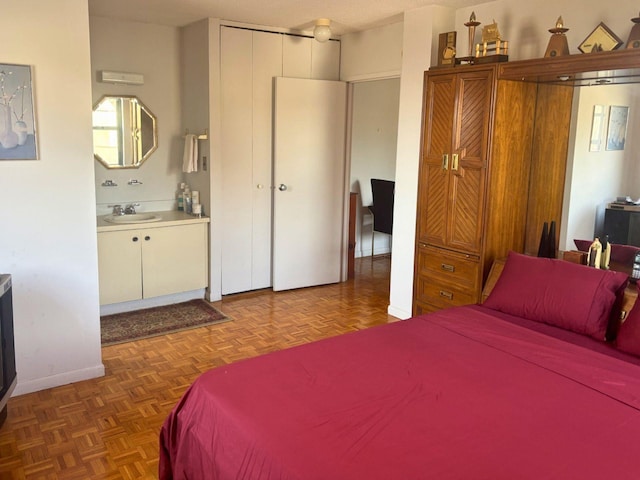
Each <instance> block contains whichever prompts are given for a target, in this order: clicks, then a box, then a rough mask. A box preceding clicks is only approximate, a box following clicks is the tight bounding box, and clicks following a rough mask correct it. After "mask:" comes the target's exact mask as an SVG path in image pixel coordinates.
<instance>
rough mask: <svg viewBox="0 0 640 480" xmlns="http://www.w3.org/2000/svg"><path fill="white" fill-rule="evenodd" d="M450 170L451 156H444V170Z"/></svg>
mask: <svg viewBox="0 0 640 480" xmlns="http://www.w3.org/2000/svg"><path fill="white" fill-rule="evenodd" d="M448 168H449V155H448V154H446V153H445V154H444V155H442V170H447V169H448Z"/></svg>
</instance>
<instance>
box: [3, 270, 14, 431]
mask: <svg viewBox="0 0 640 480" xmlns="http://www.w3.org/2000/svg"><path fill="white" fill-rule="evenodd" d="M16 381H17V374H16V358H15V344H14V340H13V300H12V288H11V275H6V274H0V428H1V427H2V425H3V424H4V421H5V420H6V418H7V402H8V401H9V397H10V396H11V393H12V392H13V389H14V388H15V387H16Z"/></svg>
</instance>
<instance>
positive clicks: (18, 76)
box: [0, 63, 38, 161]
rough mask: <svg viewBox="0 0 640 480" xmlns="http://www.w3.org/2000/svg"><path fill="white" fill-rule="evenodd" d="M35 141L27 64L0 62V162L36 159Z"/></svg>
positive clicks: (30, 83)
mask: <svg viewBox="0 0 640 480" xmlns="http://www.w3.org/2000/svg"><path fill="white" fill-rule="evenodd" d="M37 143H38V142H37V139H36V122H35V112H34V102H33V84H32V81H31V67H30V66H29V65H12V64H8V63H0V161H1V160H37V159H38V148H37Z"/></svg>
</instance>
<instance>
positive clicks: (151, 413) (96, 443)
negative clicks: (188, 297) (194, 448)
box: [0, 256, 395, 480]
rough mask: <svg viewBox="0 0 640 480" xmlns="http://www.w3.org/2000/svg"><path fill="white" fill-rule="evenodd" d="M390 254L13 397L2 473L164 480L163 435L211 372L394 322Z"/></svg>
mask: <svg viewBox="0 0 640 480" xmlns="http://www.w3.org/2000/svg"><path fill="white" fill-rule="evenodd" d="M390 263H391V262H390V258H389V257H385V256H383V257H375V258H374V259H373V260H372V259H371V258H370V257H368V258H364V259H357V260H356V276H355V278H354V279H352V280H349V281H348V282H345V283H340V284H336V285H327V286H322V287H313V288H306V289H301V290H295V291H289V292H279V293H274V292H272V291H271V290H264V291H259V292H252V293H246V294H239V295H232V296H228V297H225V298H223V300H222V301H221V302H215V303H214V305H215V306H216V307H218V308H219V309H220V310H221V311H222V312H224V313H225V314H226V315H228V316H229V317H231V318H232V319H233V321H232V322H228V323H222V324H218V325H211V326H207V327H201V328H197V329H194V330H187V331H183V332H178V333H174V334H169V335H165V336H162V337H155V338H150V339H144V340H138V341H135V342H130V343H125V344H120V345H113V346H109V347H104V348H103V349H102V357H103V362H104V365H105V368H106V375H105V376H104V377H102V378H97V379H92V380H88V381H84V382H78V383H74V384H71V385H66V386H62V387H57V388H53V389H49V390H44V391H41V392H36V393H32V394H28V395H22V396H19V397H14V398H12V399H10V400H9V403H8V418H7V421H6V423H5V425H4V426H3V428H2V429H0V479H1V480H5V479H16V480H19V479H83V480H84V479H134V478H145V479H146V478H149V479H153V478H157V469H158V434H159V432H160V426H161V425H162V422H163V420H164V419H165V417H166V416H167V415H168V413H169V411H170V410H171V408H172V407H173V406H174V405H175V404H176V403H177V402H178V400H179V399H180V396H181V395H182V394H183V392H184V391H185V389H186V388H187V387H188V386H189V385H190V384H191V383H192V382H193V380H194V379H195V378H196V377H197V376H198V375H199V374H200V373H202V372H204V371H206V370H209V369H211V368H213V367H216V366H219V365H224V364H227V363H229V362H233V361H236V360H239V359H242V358H248V357H254V356H256V355H260V354H262V353H266V352H270V351H273V350H278V349H282V348H286V347H290V346H294V345H299V344H303V343H307V342H310V341H314V340H318V339H322V338H326V337H330V336H334V335H338V334H341V333H346V332H350V331H354V330H360V329H364V328H367V327H370V326H373V325H378V324H383V323H387V322H389V321H393V320H395V319H394V318H393V317H391V316H388V315H387V313H386V309H387V305H388V303H389V271H390Z"/></svg>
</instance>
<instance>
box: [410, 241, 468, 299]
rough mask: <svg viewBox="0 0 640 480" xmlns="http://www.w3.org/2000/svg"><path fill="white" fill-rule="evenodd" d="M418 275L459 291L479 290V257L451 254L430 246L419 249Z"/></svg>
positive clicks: (421, 246)
mask: <svg viewBox="0 0 640 480" xmlns="http://www.w3.org/2000/svg"><path fill="white" fill-rule="evenodd" d="M417 265H418V268H417V274H418V275H419V276H425V277H430V278H433V279H437V282H438V283H442V284H447V285H449V286H451V287H452V288H456V289H458V290H473V291H474V292H475V291H476V290H478V287H479V286H478V283H479V271H480V270H479V269H480V262H479V261H478V257H476V256H473V255H464V254H461V253H456V252H450V251H447V250H442V249H440V248H435V247H431V246H428V245H424V246H423V245H420V246H419V248H418V258H417Z"/></svg>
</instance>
